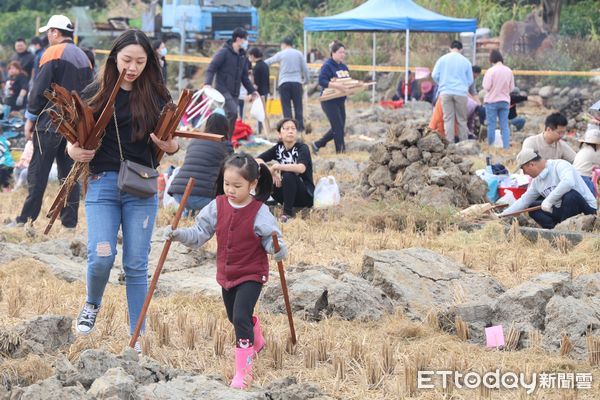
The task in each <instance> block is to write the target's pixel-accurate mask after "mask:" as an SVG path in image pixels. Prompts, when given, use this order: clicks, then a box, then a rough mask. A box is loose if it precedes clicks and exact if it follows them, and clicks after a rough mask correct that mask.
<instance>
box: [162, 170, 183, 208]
mask: <svg viewBox="0 0 600 400" xmlns="http://www.w3.org/2000/svg"><path fill="white" fill-rule="evenodd" d="M180 169H181V168H180V167H177V168H175V170H173V172H172V173H171V176H170V177H169V179H168V180H167V183H166V185H165V194H164V196H163V207H164V208H169V207H174V208H177V207H178V206H179V203H178V202H177V200H175V197H172V196H171V195H169V188H170V187H171V183H173V180H175V177H176V176H177V174H178V173H179V170H180Z"/></svg>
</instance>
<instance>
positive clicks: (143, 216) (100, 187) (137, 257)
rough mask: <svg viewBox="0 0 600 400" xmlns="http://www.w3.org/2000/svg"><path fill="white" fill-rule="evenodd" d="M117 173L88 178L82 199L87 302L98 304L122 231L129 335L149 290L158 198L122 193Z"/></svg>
mask: <svg viewBox="0 0 600 400" xmlns="http://www.w3.org/2000/svg"><path fill="white" fill-rule="evenodd" d="M117 178H118V173H117V172H113V171H109V172H102V173H100V174H97V175H91V176H90V177H89V179H88V188H87V194H86V198H85V214H86V217H87V226H88V245H87V251H88V263H87V302H88V303H92V304H95V305H98V306H99V305H100V304H101V302H102V295H103V294H104V289H105V288H106V283H107V282H108V277H109V275H110V270H111V269H112V266H113V263H114V261H115V257H116V255H117V234H118V233H119V227H121V229H122V232H123V257H122V263H123V270H124V272H125V285H126V293H127V307H128V310H129V324H130V334H132V333H133V330H134V329H135V324H136V323H137V319H138V316H139V315H140V312H141V310H142V306H143V304H144V298H145V297H146V292H147V290H148V254H149V253H150V240H151V239H152V230H153V228H154V220H155V218H156V213H157V210H158V198H157V196H156V195H155V196H152V197H150V198H147V199H143V198H140V197H137V196H133V195H131V194H128V193H125V192H121V191H120V190H119V189H118V187H117Z"/></svg>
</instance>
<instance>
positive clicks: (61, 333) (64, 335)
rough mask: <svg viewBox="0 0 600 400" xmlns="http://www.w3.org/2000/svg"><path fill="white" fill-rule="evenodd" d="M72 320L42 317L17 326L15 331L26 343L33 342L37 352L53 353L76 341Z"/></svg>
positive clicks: (68, 318)
mask: <svg viewBox="0 0 600 400" xmlns="http://www.w3.org/2000/svg"><path fill="white" fill-rule="evenodd" d="M71 325H72V319H71V318H70V317H66V316H63V315H42V316H38V317H35V318H33V319H31V320H29V321H27V322H24V323H23V324H21V325H19V326H17V327H16V328H15V331H16V332H18V333H19V334H20V336H21V339H22V340H23V341H25V342H27V341H29V342H33V343H35V344H37V345H39V346H35V351H36V352H39V351H40V350H41V351H42V352H43V353H53V352H55V351H56V350H58V349H60V348H61V347H63V346H66V345H69V344H71V343H73V342H74V341H75V336H74V335H73V332H72V331H71Z"/></svg>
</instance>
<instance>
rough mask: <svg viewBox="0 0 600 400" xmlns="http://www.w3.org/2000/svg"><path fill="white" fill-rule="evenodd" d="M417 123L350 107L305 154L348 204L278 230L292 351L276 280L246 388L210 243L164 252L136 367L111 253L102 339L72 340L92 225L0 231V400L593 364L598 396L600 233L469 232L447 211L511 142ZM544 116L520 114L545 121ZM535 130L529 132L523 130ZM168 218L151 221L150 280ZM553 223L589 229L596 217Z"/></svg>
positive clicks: (338, 393)
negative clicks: (576, 237)
mask: <svg viewBox="0 0 600 400" xmlns="http://www.w3.org/2000/svg"><path fill="white" fill-rule="evenodd" d="M525 110H527V107H525ZM428 112H429V108H428V106H426V105H424V104H420V103H415V104H412V105H410V107H407V108H406V109H403V110H396V111H391V110H384V109H381V108H377V107H376V108H367V107H362V108H361V107H357V108H356V109H354V108H351V109H350V110H349V118H348V131H349V132H348V133H349V136H348V138H347V143H348V148H349V150H350V151H349V152H348V154H347V155H346V156H344V157H338V156H335V155H334V154H332V151H331V150H330V149H324V150H323V151H322V152H320V153H319V156H317V157H315V158H314V164H315V175H316V176H315V177H316V178H318V177H320V176H324V175H328V174H332V175H334V176H336V178H338V182H339V184H340V189H341V192H342V196H343V200H342V204H341V205H340V206H339V207H337V208H334V209H328V210H313V211H312V212H310V213H306V214H304V216H303V217H302V218H299V219H296V220H294V221H292V222H291V223H288V224H286V225H284V226H282V228H283V232H284V236H285V238H286V241H287V242H288V243H289V246H290V257H289V259H288V260H286V266H287V268H286V275H287V283H288V288H289V292H290V298H291V299H292V305H293V312H294V317H295V323H296V331H297V333H298V339H299V343H298V345H296V346H292V345H291V344H290V343H289V342H288V333H287V329H288V328H287V319H286V317H285V314H284V305H283V301H282V297H281V288H280V285H279V279H278V276H277V272H276V270H275V269H273V270H272V273H271V277H270V283H269V284H268V285H267V286H266V287H265V289H264V291H263V294H262V297H261V300H260V304H259V307H258V312H259V313H260V315H261V316H262V318H263V321H264V325H265V326H266V336H267V340H268V343H269V344H268V348H267V350H266V353H265V354H261V356H260V357H259V359H258V361H257V365H256V379H255V382H254V385H253V387H252V388H251V389H250V390H248V391H232V390H230V389H229V388H228V386H227V383H228V381H229V380H230V379H231V375H232V373H233V371H232V353H231V351H232V348H231V347H232V343H233V340H232V339H231V338H232V330H231V327H230V325H229V323H228V322H227V321H226V319H225V317H224V312H223V308H222V305H221V304H220V300H219V295H220V289H219V287H218V285H217V284H216V282H215V281H214V275H215V255H214V251H215V243H214V241H211V242H209V243H208V244H207V245H206V246H205V247H204V248H203V249H199V250H190V249H187V248H185V247H183V246H180V245H179V244H175V245H174V246H172V248H171V252H170V253H169V260H168V262H167V263H166V265H165V270H164V272H163V274H162V275H161V278H160V283H159V286H158V292H157V298H156V299H155V300H154V301H153V303H152V305H151V310H150V312H149V320H148V332H147V334H146V335H145V336H144V337H143V340H142V347H143V350H144V355H143V356H138V355H137V354H135V353H134V352H132V351H131V350H123V348H124V347H125V344H126V342H127V334H126V329H125V321H126V318H127V317H126V310H125V308H126V307H125V304H126V303H125V299H124V295H123V293H124V290H123V287H122V282H121V281H120V272H121V266H120V265H119V263H120V259H119V257H117V265H115V271H113V274H112V276H111V281H110V282H111V285H109V288H108V289H107V294H106V296H105V297H106V300H107V302H106V304H105V305H104V306H103V310H102V312H101V314H100V316H99V320H98V325H99V326H98V332H95V333H94V334H93V335H91V336H90V337H87V338H78V337H75V336H73V333H72V332H73V329H72V319H73V318H74V317H75V316H76V314H77V312H78V309H79V307H80V306H81V302H82V301H83V295H84V293H85V287H84V277H85V268H84V266H85V258H86V251H87V250H86V245H85V220H83V221H82V224H81V226H80V227H78V230H77V231H76V232H70V231H65V230H62V229H61V228H60V227H56V229H55V231H54V232H53V233H51V235H50V236H49V237H44V236H42V235H41V233H40V230H41V228H42V225H43V221H40V222H38V223H36V224H35V225H34V226H33V227H25V228H20V229H15V228H13V229H6V228H1V229H0V278H2V279H1V281H0V282H1V283H0V293H1V294H2V296H1V297H0V311H1V312H2V313H3V315H5V317H3V318H0V356H1V360H2V364H0V376H2V378H3V380H2V382H3V385H0V399H11V400H12V399H70V398H73V399H75V398H89V399H109V398H111V399H114V398H119V399H189V398H205V399H270V400H275V399H282V400H283V399H329V398H337V399H364V398H373V399H384V398H385V399H392V398H398V399H399V398H406V396H408V397H411V398H419V399H438V398H441V397H440V396H443V392H442V391H440V390H433V391H416V390H415V389H414V387H413V386H414V382H413V380H412V377H413V370H414V369H415V368H417V367H419V368H424V367H429V368H442V367H447V366H450V365H451V366H454V367H455V368H456V369H463V370H469V369H474V370H480V369H485V368H491V367H492V366H498V365H499V363H500V364H502V365H503V367H504V368H506V369H512V370H517V369H518V370H527V371H545V370H546V371H548V370H551V371H571V372H586V371H592V372H593V373H594V377H595V381H594V382H595V388H598V386H597V384H598V380H600V375H599V372H598V366H597V365H595V364H594V362H595V361H594V360H596V359H595V358H593V357H594V356H593V354H591V353H590V348H591V347H590V344H589V343H590V340H599V339H598V336H599V335H600V332H599V330H600V319H599V318H600V317H599V316H600V297H599V296H598V293H600V270H599V269H598V263H597V262H595V260H597V259H598V257H599V256H600V238H598V237H597V235H596V236H594V235H593V234H592V235H589V236H585V237H583V238H582V239H581V240H580V241H578V242H577V243H575V244H572V243H570V242H565V241H564V240H563V239H561V238H560V237H559V238H558V239H556V240H555V241H551V240H546V239H538V240H537V241H530V240H528V239H526V238H525V237H524V236H522V235H521V234H520V233H519V230H518V229H517V228H518V227H517V226H516V225H513V226H512V227H511V226H510V225H503V224H502V223H500V222H490V223H487V224H485V225H483V228H481V229H476V230H474V231H471V232H466V231H464V230H462V229H461V228H460V226H459V223H458V222H460V221H457V220H456V217H455V215H454V210H455V209H456V208H455V207H456V206H458V207H463V206H465V205H467V204H469V203H474V202H478V201H479V198H478V197H477V195H476V194H477V193H480V192H481V188H479V187H475V186H476V183H477V182H476V181H475V179H476V177H474V176H473V175H472V170H473V169H475V168H478V167H481V166H482V165H483V160H482V159H483V158H484V157H483V155H484V154H492V155H493V156H494V157H495V159H496V160H500V161H504V160H505V162H506V164H507V165H510V160H511V158H512V157H513V156H514V153H515V152H516V148H517V145H515V146H514V147H513V148H512V149H511V150H510V151H504V150H497V149H490V148H488V147H487V145H485V144H479V143H475V142H471V143H468V144H466V145H459V146H455V145H451V146H448V144H447V143H445V142H444V141H442V140H440V139H439V137H438V136H436V135H428V134H427V132H426V129H425V128H424V127H423V121H424V120H426V119H427V115H428V114H427V113H428ZM321 114H322V112H321V111H320V108H319V107H318V105H317V104H311V105H310V106H309V109H308V115H309V118H310V119H311V120H312V121H313V122H312V124H313V134H312V137H314V136H318V135H319V134H320V132H321V131H322V130H323V129H324V126H325V125H324V121H323V120H322V115H321ZM538 114H539V110H537V109H536V110H535V112H532V113H531V120H532V121H538V122H539V119H540V117H539V115H538ZM528 116H529V114H528ZM536 118H537V119H536ZM538 129H539V126H535V123H534V122H532V123H531V125H530V126H529V127H528V130H526V132H525V133H524V134H531V133H537V131H538ZM312 137H311V136H310V135H307V136H306V139H307V140H309V141H310V140H312ZM247 151H251V152H254V151H258V150H257V149H252V148H248V149H247ZM413 169H414V171H412V170H413ZM377 171H379V172H377ZM411 171H412V172H411ZM447 171H450V172H451V173H448V172H447ZM442 173H446V174H447V176H446V175H442ZM377 176H380V178H381V179H379V178H377ZM388 178H389V179H388ZM470 185H471V186H470ZM479 186H480V185H479ZM469 188H470V189H469ZM384 189H389V190H384ZM52 190H56V188H55V187H52V188H51V191H52ZM394 191H395V192H394ZM388 192H394V196H389V195H386V193H388ZM433 192H436V193H437V192H440V193H442V192H443V193H444V194H443V195H440V196H437V197H436V195H435V193H433ZM400 193H404V194H408V195H407V196H404V195H403V196H398V195H399V194H400ZM365 195H366V196H367V197H365ZM9 196H10V197H8V201H6V202H3V203H2V204H0V216H1V217H2V218H5V217H8V216H12V214H14V212H15V209H16V208H17V205H16V204H17V203H20V201H21V198H20V194H19V193H13V194H10V195H9ZM50 196H51V194H49V197H50ZM380 199H383V200H380ZM440 206H442V207H440ZM170 216H171V214H169V212H167V211H165V210H163V211H161V213H160V215H159V218H158V221H157V226H158V227H157V229H155V235H154V238H153V247H152V253H151V257H150V258H151V262H150V272H153V269H154V266H155V265H156V262H157V260H158V257H159V255H160V252H161V250H162V235H161V233H162V232H161V231H162V228H161V227H164V226H166V224H167V222H168V221H169V220H170ZM190 223H191V221H190V220H186V221H183V224H184V225H185V224H190ZM563 225H564V226H563V227H562V229H565V230H567V231H594V230H595V229H596V227H598V226H600V221H598V219H597V218H595V217H591V218H586V219H585V220H584V219H581V218H580V219H575V220H573V221H569V222H566V223H565V224H563ZM119 252H120V249H119ZM491 325H502V326H503V327H504V332H505V336H507V337H508V336H509V333H510V338H511V341H510V343H507V346H506V348H503V349H494V350H490V349H486V348H485V347H484V343H485V342H484V339H485V338H484V329H485V327H487V326H491ZM565 338H566V339H565ZM588 338H590V339H588ZM594 338H595V339H594ZM565 341H567V342H568V344H569V346H570V348H566V349H565V346H566V345H565V344H564V343H565ZM594 343H595V342H594ZM500 360H501V361H500ZM542 393H543V394H539V396H542V397H538V398H557V399H558V398H560V399H563V398H575V397H573V396H577V398H581V399H585V398H590V399H591V398H594V394H593V393H597V392H587V391H578V392H574V391H545V392H542ZM454 395H455V396H456V397H455V398H473V396H476V395H475V394H474V393H473V392H469V391H466V392H465V391H462V392H461V391H456V392H455V393H454ZM482 396H483V395H482ZM515 396H518V394H517V392H516V391H508V392H502V391H500V392H497V393H494V398H507V399H509V398H510V399H512V398H515ZM565 396H567V397H565ZM569 396H571V397H569ZM483 397H485V396H483Z"/></svg>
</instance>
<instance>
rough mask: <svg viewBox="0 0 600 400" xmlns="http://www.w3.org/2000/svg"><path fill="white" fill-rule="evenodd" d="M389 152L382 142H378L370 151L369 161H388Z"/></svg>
mask: <svg viewBox="0 0 600 400" xmlns="http://www.w3.org/2000/svg"><path fill="white" fill-rule="evenodd" d="M390 158H391V154H390V152H389V151H388V149H387V148H386V147H385V145H383V144H379V145H377V146H375V147H374V148H373V151H372V152H371V158H370V160H371V162H374V163H376V164H382V165H383V164H387V163H388V162H389V161H390Z"/></svg>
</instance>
